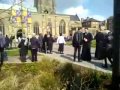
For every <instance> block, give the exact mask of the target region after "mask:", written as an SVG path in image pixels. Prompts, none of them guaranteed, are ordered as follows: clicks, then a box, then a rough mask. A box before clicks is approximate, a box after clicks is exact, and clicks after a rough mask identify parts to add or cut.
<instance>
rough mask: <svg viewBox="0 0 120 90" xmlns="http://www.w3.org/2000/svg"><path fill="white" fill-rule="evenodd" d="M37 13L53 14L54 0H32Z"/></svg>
mask: <svg viewBox="0 0 120 90" xmlns="http://www.w3.org/2000/svg"><path fill="white" fill-rule="evenodd" d="M34 7H36V8H37V11H38V13H46V14H55V0H34Z"/></svg>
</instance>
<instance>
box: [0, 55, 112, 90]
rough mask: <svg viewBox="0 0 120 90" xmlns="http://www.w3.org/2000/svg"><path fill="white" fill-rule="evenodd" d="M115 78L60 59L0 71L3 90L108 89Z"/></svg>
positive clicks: (5, 66)
mask: <svg viewBox="0 0 120 90" xmlns="http://www.w3.org/2000/svg"><path fill="white" fill-rule="evenodd" d="M106 80H107V81H108V80H111V75H108V74H104V73H102V72H98V71H94V70H91V69H88V68H84V67H81V66H77V65H74V64H70V63H66V64H61V63H60V62H58V61H57V60H52V59H50V58H46V57H44V58H42V61H41V62H39V63H22V64H5V65H3V67H2V71H1V72H0V86H1V87H0V90H61V89H65V90H87V89H91V88H92V89H93V90H99V89H100V90H101V88H102V90H104V89H103V86H104V82H105V81H106Z"/></svg>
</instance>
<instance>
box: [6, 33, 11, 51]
mask: <svg viewBox="0 0 120 90" xmlns="http://www.w3.org/2000/svg"><path fill="white" fill-rule="evenodd" d="M5 42H6V44H5V48H6V49H8V48H9V43H10V39H9V37H8V35H6V37H5Z"/></svg>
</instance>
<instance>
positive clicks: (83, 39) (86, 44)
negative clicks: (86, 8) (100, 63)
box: [0, 28, 113, 68]
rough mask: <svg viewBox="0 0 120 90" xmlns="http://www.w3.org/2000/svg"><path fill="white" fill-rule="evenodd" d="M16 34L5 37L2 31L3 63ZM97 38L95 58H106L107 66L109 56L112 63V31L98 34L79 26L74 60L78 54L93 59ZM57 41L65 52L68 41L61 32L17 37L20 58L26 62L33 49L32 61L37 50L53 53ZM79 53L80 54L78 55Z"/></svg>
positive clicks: (0, 45)
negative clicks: (56, 34) (92, 53)
mask: <svg viewBox="0 0 120 90" xmlns="http://www.w3.org/2000/svg"><path fill="white" fill-rule="evenodd" d="M14 38H15V37H14V36H11V37H10V38H9V37H8V36H7V35H6V37H4V36H3V35H2V33H1V32H0V53H1V65H2V64H3V59H4V58H3V56H4V55H3V52H4V48H11V47H12V43H13V40H14ZM93 39H95V40H96V51H95V58H96V59H98V60H101V59H104V61H105V65H104V67H105V68H107V58H108V60H109V61H110V62H111V65H112V52H113V51H112V50H113V49H112V40H113V37H112V32H102V31H97V33H96V36H94V37H93V35H92V34H91V33H90V32H89V30H88V29H87V28H78V31H76V32H75V33H74V35H73V37H72V45H73V47H74V55H73V57H74V61H76V56H78V61H79V62H81V60H85V61H89V62H90V61H91V41H92V40H93ZM54 42H57V43H58V44H59V47H58V51H59V53H60V54H64V44H65V43H66V39H65V37H64V36H63V35H62V33H60V35H59V36H58V37H57V39H55V38H53V36H52V34H50V33H48V34H45V35H44V36H43V35H42V34H39V36H38V37H36V35H35V33H33V35H32V38H28V37H26V36H25V35H24V34H23V36H22V37H18V38H17V43H18V48H19V55H20V59H21V61H23V62H26V56H27V54H28V50H30V51H31V60H32V62H35V61H37V60H38V59H37V52H44V53H49V54H52V50H53V43H54ZM77 53H78V55H76V54H77Z"/></svg>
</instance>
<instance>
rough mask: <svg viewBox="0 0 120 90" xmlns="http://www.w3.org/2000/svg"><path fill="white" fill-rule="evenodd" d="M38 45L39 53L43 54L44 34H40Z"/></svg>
mask: <svg viewBox="0 0 120 90" xmlns="http://www.w3.org/2000/svg"><path fill="white" fill-rule="evenodd" d="M38 44H39V52H41V51H42V45H43V35H42V34H39V37H38Z"/></svg>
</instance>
